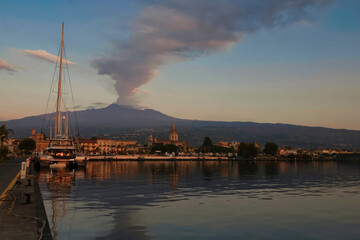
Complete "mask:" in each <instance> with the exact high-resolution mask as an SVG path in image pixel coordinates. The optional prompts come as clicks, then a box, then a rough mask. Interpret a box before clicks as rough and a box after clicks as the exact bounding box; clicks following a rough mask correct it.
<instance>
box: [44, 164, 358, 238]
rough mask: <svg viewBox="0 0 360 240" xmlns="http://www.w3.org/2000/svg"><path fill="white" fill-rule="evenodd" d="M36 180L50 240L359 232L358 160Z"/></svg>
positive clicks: (107, 167) (96, 167)
mask: <svg viewBox="0 0 360 240" xmlns="http://www.w3.org/2000/svg"><path fill="white" fill-rule="evenodd" d="M39 183H40V188H41V191H42V194H43V198H44V203H45V208H46V212H47V215H48V219H49V223H50V228H51V231H52V234H53V237H54V239H127V240H130V239H207V240H208V239H360V161H351V162H330V161H328V162H316V161H314V162H241V163H239V162H227V161H209V162H195V161H185V162H180V161H178V162H170V161H169V162H166V161H144V162H134V161H121V162H120V161H119V162H90V163H88V164H87V166H86V168H84V169H78V170H76V171H69V170H61V171H60V170H58V171H50V170H48V169H43V170H41V171H40V174H39Z"/></svg>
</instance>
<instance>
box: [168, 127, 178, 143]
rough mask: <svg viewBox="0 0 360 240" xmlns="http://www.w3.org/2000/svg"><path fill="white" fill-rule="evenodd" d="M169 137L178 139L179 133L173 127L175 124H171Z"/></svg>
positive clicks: (173, 139)
mask: <svg viewBox="0 0 360 240" xmlns="http://www.w3.org/2000/svg"><path fill="white" fill-rule="evenodd" d="M169 138H170V140H171V141H179V134H178V132H177V131H176V129H175V124H173V125H172V129H171V131H170V136H169Z"/></svg>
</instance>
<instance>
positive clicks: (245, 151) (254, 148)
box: [198, 137, 279, 158]
mask: <svg viewBox="0 0 360 240" xmlns="http://www.w3.org/2000/svg"><path fill="white" fill-rule="evenodd" d="M278 150H279V147H278V145H277V144H276V143H272V142H268V143H266V144H265V146H264V148H263V150H262V151H261V150H260V149H259V146H258V145H257V144H256V143H255V142H252V143H245V142H241V143H240V144H239V146H238V149H237V151H236V150H235V149H234V148H233V147H230V148H228V147H222V146H218V145H213V144H212V141H211V139H210V138H209V137H205V138H204V142H203V145H202V146H201V147H200V148H199V149H198V152H201V153H209V152H212V153H236V152H237V155H238V156H241V157H244V158H252V157H257V156H258V155H259V153H260V152H262V153H264V154H267V155H272V156H275V155H276V154H277V152H278Z"/></svg>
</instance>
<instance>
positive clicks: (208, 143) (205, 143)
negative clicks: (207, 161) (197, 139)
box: [202, 137, 212, 147]
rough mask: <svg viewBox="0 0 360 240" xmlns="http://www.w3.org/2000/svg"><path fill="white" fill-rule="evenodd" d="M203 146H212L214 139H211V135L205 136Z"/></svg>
mask: <svg viewBox="0 0 360 240" xmlns="http://www.w3.org/2000/svg"><path fill="white" fill-rule="evenodd" d="M202 146H203V147H205V146H212V141H211V139H210V138H209V137H205V138H204V141H203V145H202Z"/></svg>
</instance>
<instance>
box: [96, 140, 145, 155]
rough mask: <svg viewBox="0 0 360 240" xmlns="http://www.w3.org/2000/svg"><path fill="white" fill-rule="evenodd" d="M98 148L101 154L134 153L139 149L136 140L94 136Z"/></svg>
mask: <svg viewBox="0 0 360 240" xmlns="http://www.w3.org/2000/svg"><path fill="white" fill-rule="evenodd" d="M96 141H97V145H98V150H99V151H100V153H101V154H106V155H107V154H118V153H136V152H137V151H139V150H140V146H139V144H138V143H137V141H132V140H131V141H125V140H112V139H108V138H96Z"/></svg>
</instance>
